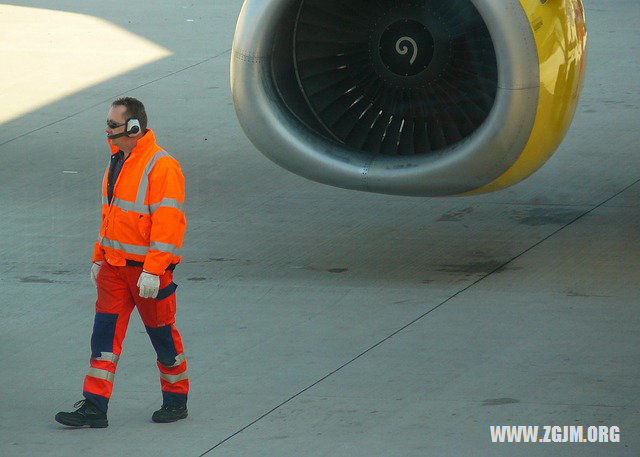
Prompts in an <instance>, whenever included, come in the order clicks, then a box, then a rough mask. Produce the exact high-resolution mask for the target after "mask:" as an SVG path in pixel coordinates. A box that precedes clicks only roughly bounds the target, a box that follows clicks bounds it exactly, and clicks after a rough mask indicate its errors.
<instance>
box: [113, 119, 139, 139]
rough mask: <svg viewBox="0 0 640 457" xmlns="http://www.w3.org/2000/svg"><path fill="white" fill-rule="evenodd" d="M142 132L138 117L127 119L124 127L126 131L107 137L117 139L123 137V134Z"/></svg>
mask: <svg viewBox="0 0 640 457" xmlns="http://www.w3.org/2000/svg"><path fill="white" fill-rule="evenodd" d="M138 132H140V122H139V121H138V119H127V124H126V126H125V128H124V132H121V133H115V134H113V135H107V138H109V139H110V140H115V139H116V138H122V137H123V136H131V135H135V134H137V133H138Z"/></svg>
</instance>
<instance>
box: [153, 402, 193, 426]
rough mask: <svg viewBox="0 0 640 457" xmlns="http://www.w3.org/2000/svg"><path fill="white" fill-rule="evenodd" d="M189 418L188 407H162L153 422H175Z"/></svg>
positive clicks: (155, 414)
mask: <svg viewBox="0 0 640 457" xmlns="http://www.w3.org/2000/svg"><path fill="white" fill-rule="evenodd" d="M185 417H187V405H164V404H163V405H162V406H161V407H160V409H159V410H158V411H156V412H155V413H153V416H151V420H152V421H153V422H161V423H165V422H175V421H177V420H180V419H184V418H185Z"/></svg>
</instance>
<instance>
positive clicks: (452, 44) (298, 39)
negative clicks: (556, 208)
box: [231, 0, 586, 196]
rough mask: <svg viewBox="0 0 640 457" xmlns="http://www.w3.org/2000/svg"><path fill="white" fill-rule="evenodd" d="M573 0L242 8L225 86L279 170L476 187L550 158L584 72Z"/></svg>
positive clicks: (313, 0) (399, 187) (466, 189)
mask: <svg viewBox="0 0 640 457" xmlns="http://www.w3.org/2000/svg"><path fill="white" fill-rule="evenodd" d="M585 59H586V29H585V18H584V10H583V7H582V3H581V0H447V1H443V0H377V1H372V0H348V1H345V0H245V3H244V5H243V8H242V11H241V13H240V17H239V19H238V24H237V28H236V34H235V38H234V43H233V54H232V58H231V90H232V95H233V101H234V105H235V108H236V113H237V115H238V119H239V120H240V123H241V125H242V127H243V129H244V131H245V133H246V134H247V136H248V137H249V139H250V140H251V141H252V142H253V144H254V145H255V146H256V147H257V148H258V149H259V150H260V151H261V152H262V153H264V154H265V155H266V156H267V157H269V158H270V159H272V160H273V161H274V162H276V163H277V164H279V165H281V166H282V167H284V168H286V169H288V170H290V171H292V172H294V173H297V174H299V175H301V176H304V177H306V178H309V179H312V180H314V181H318V182H321V183H325V184H329V185H333V186H337V187H343V188H348V189H356V190H362V191H369V192H379V193H386V194H398V195H416V196H442V195H459V194H464V193H477V192H488V191H493V190H498V189H502V188H505V187H508V186H510V185H512V184H514V183H516V182H519V181H521V180H522V179H524V178H526V177H527V176H529V175H530V174H531V173H533V172H534V171H535V170H537V169H538V168H539V167H540V166H542V164H543V163H544V162H545V161H546V160H547V159H548V158H549V157H550V156H551V155H552V154H553V152H554V151H555V150H556V148H557V147H558V145H559V144H560V142H561V140H562V138H563V137H564V135H565V133H566V131H567V129H568V128H569V125H570V123H571V120H572V118H573V115H574V113H575V108H576V104H577V101H578V96H579V93H580V89H581V87H582V80H583V74H584V71H583V70H584V63H585Z"/></svg>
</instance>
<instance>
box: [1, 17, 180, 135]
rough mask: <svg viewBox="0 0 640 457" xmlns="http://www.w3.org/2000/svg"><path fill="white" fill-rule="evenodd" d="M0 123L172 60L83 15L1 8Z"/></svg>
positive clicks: (112, 26) (162, 51)
mask: <svg viewBox="0 0 640 457" xmlns="http://www.w3.org/2000/svg"><path fill="white" fill-rule="evenodd" d="M0 43H2V45H1V46H0V62H2V71H0V123H4V122H7V121H9V120H11V119H15V118H17V117H19V116H22V115H24V114H26V113H28V112H30V111H34V110H36V109H38V108H40V107H42V106H44V105H47V104H49V103H53V102H55V101H57V100H60V99H62V98H64V97H66V96H69V95H71V94H73V93H75V92H78V91H81V90H83V89H86V88H88V87H91V86H93V85H96V84H98V83H101V82H103V81H106V80H108V79H111V78H114V77H116V76H118V75H121V74H123V73H126V72H128V71H131V70H133V69H135V68H137V67H140V66H142V65H146V64H148V63H151V62H154V61H156V60H159V59H162V58H164V57H167V56H169V55H171V52H170V51H169V50H167V49H165V48H163V47H161V46H158V45H157V44H155V43H153V42H151V41H149V40H147V39H145V38H142V37H140V36H138V35H135V34H134V33H131V32H129V31H127V30H125V29H123V28H121V27H118V26H116V25H115V24H112V23H110V22H108V21H105V20H103V19H100V18H97V17H93V16H87V15H83V14H76V13H69V12H64V11H54V10H47V9H40V8H27V7H21V6H12V5H0Z"/></svg>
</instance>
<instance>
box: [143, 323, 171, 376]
mask: <svg viewBox="0 0 640 457" xmlns="http://www.w3.org/2000/svg"><path fill="white" fill-rule="evenodd" d="M145 327H146V329H147V333H148V334H149V338H151V344H153V348H154V349H155V350H156V354H158V362H160V363H161V364H162V365H164V366H165V367H170V366H171V365H173V364H174V363H176V356H177V355H178V352H177V351H176V345H175V344H174V343H173V336H172V335H171V325H165V326H164V327H158V328H153V327H147V326H146V325H145Z"/></svg>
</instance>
